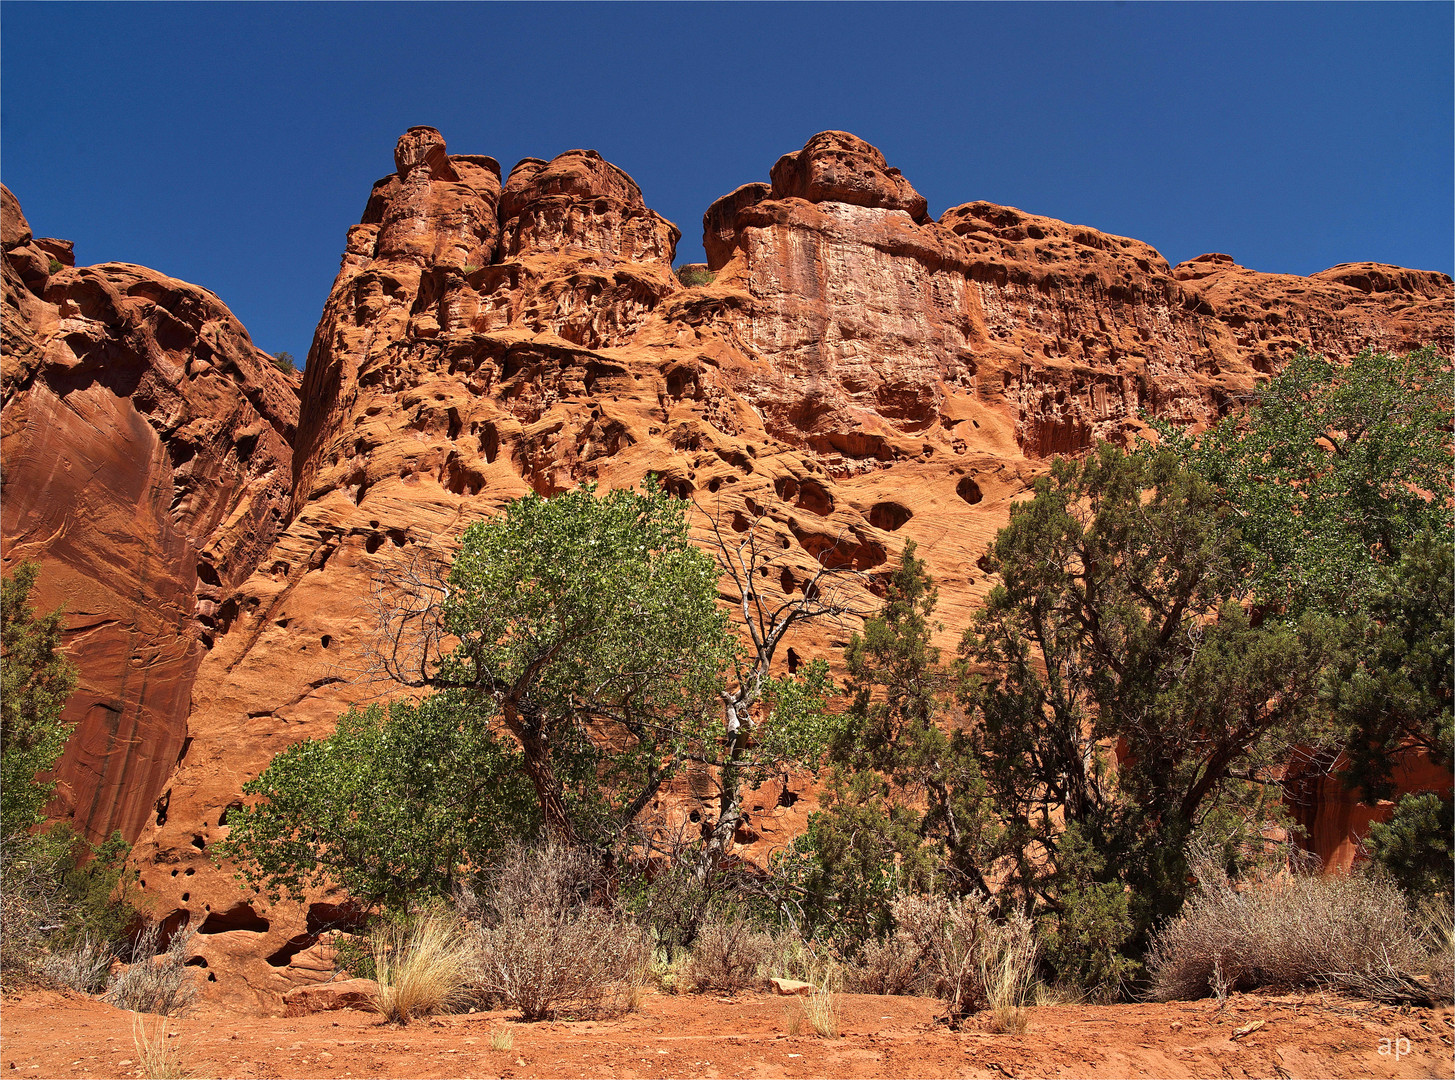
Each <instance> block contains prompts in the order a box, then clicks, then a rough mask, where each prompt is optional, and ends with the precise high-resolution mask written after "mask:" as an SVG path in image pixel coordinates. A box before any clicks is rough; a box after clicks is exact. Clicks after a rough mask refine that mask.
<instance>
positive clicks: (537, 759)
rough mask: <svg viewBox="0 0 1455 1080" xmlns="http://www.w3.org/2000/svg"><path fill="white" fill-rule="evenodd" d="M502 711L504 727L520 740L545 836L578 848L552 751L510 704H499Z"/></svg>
mask: <svg viewBox="0 0 1455 1080" xmlns="http://www.w3.org/2000/svg"><path fill="white" fill-rule="evenodd" d="M501 712H502V714H503V717H504V720H505V726H506V728H508V729H509V731H510V733H511V734H512V735H514V736H515V737H516V738H517V739H518V740H519V741H520V750H521V756H522V758H523V759H524V764H525V774H526V776H528V777H530V782H531V785H532V786H533V787H534V788H535V789H536V801H537V802H538V803H539V804H540V808H541V821H542V823H543V824H544V825H545V827H546V836H547V838H548V839H550V840H552V841H553V842H555V843H557V844H563V845H565V846H567V847H573V848H574V847H580V846H581V838H580V837H579V836H577V835H576V829H575V827H574V826H573V825H572V824H571V819H570V818H569V817H567V816H566V800H565V797H564V794H563V793H562V791H561V782H560V781H559V780H557V779H556V770H555V769H554V768H553V767H552V766H551V748H550V746H549V744H547V742H546V740H545V737H544V736H543V735H542V734H541V731H540V729H539V725H538V724H536V723H528V722H526V721H524V720H523V719H522V717H521V715H520V711H519V710H518V709H517V707H516V705H515V703H514V702H513V701H509V700H507V701H505V702H503V703H502V708H501Z"/></svg>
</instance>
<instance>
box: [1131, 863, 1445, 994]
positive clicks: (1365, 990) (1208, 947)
mask: <svg viewBox="0 0 1455 1080" xmlns="http://www.w3.org/2000/svg"><path fill="white" fill-rule="evenodd" d="M1429 962H1430V952H1429V950H1428V949H1427V947H1426V946H1425V944H1424V942H1423V941H1422V940H1421V934H1420V932H1419V930H1418V928H1417V927H1416V923H1415V920H1414V919H1413V918H1412V917H1411V914H1410V911H1409V909H1408V907H1407V905H1406V903H1405V898H1404V895H1403V894H1402V893H1401V892H1400V891H1399V889H1398V888H1397V887H1396V886H1394V885H1393V884H1392V883H1390V882H1389V881H1387V880H1385V879H1382V878H1377V877H1343V876H1338V877H1314V876H1302V875H1300V876H1295V877H1293V878H1291V879H1288V880H1284V881H1271V882H1259V883H1254V884H1249V885H1245V886H1243V887H1241V888H1240V887H1238V886H1237V885H1235V884H1233V883H1229V882H1223V881H1216V880H1215V881H1214V882H1213V883H1212V884H1210V885H1208V886H1205V887H1203V888H1202V889H1200V890H1199V891H1198V892H1196V893H1194V894H1193V895H1192V896H1190V897H1189V898H1188V899H1187V902H1186V903H1185V904H1184V905H1183V909H1182V913H1181V914H1180V915H1179V916H1178V917H1177V918H1176V919H1174V920H1172V922H1170V923H1169V924H1168V925H1167V926H1166V927H1165V928H1164V929H1163V930H1162V932H1161V933H1160V934H1158V936H1157V938H1156V940H1155V941H1154V943H1153V946H1152V950H1151V952H1150V953H1149V954H1148V957H1147V966H1148V970H1149V971H1150V972H1151V975H1152V994H1153V997H1155V998H1157V999H1158V1000H1162V1001H1171V1000H1178V999H1189V998H1200V997H1206V996H1208V995H1210V994H1215V995H1217V996H1219V997H1223V996H1226V994H1227V993H1228V992H1230V991H1242V990H1252V989H1255V988H1258V987H1274V988H1293V987H1298V986H1316V985H1323V986H1332V987H1335V988H1339V989H1346V990H1350V991H1352V992H1355V993H1360V994H1362V995H1364V996H1368V997H1372V998H1375V999H1377V1000H1414V999H1416V998H1425V999H1429V998H1430V997H1431V996H1432V992H1433V991H1435V990H1436V989H1437V988H1436V987H1435V986H1434V985H1433V982H1432V981H1431V980H1429V978H1428V975H1427V974H1426V972H1427V969H1428V967H1429Z"/></svg>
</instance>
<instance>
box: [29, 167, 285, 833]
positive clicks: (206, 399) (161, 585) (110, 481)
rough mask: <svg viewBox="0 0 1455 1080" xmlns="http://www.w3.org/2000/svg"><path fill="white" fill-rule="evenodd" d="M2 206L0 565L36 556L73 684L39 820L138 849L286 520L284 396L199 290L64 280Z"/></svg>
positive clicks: (127, 279)
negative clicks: (228, 631)
mask: <svg viewBox="0 0 1455 1080" xmlns="http://www.w3.org/2000/svg"><path fill="white" fill-rule="evenodd" d="M0 195H3V200H4V205H3V221H4V240H3V247H4V257H3V272H4V358H3V361H0V394H3V402H4V406H3V412H0V453H3V463H4V464H3V471H4V478H3V493H4V494H3V519H0V520H3V537H4V548H3V563H4V566H5V567H6V568H7V569H8V568H10V567H13V566H14V565H15V563H16V562H17V561H19V560H23V559H27V558H37V559H39V560H40V561H41V563H42V572H41V575H40V578H39V584H38V593H39V595H38V596H37V597H36V598H35V599H36V600H37V602H38V605H39V606H40V607H41V608H44V609H49V608H53V607H56V606H58V605H61V604H64V605H65V608H66V641H67V647H68V650H69V653H70V656H71V658H72V660H73V661H74V662H75V663H76V666H77V667H78V669H79V672H80V684H79V686H78V688H77V691H76V693H75V694H74V696H73V697H72V698H71V700H70V702H69V704H68V705H67V708H66V712H65V719H66V720H68V721H72V722H74V723H75V724H76V725H77V727H76V731H75V734H74V735H73V736H72V738H71V741H70V744H69V745H68V747H67V749H66V752H65V755H64V756H63V757H62V758H61V761H60V763H59V765H58V767H57V769H56V778H57V780H58V782H59V783H58V789H57V803H56V805H54V806H53V808H52V810H53V813H54V814H56V815H57V816H61V817H65V818H68V819H71V820H73V821H74V823H75V825H76V826H77V828H78V829H80V830H81V831H82V832H84V833H85V834H87V835H88V836H90V837H92V838H93V839H98V838H101V837H104V836H106V835H108V834H109V833H110V832H111V831H112V830H115V829H120V830H121V831H122V832H123V833H124V834H126V835H127V836H128V837H135V836H137V835H139V834H140V833H141V832H142V830H143V828H144V826H147V825H150V824H152V823H153V821H154V819H155V818H156V817H157V816H163V817H164V816H165V814H166V810H165V797H164V795H163V792H164V790H165V788H166V782H167V778H168V776H169V775H170V774H171V772H172V770H173V769H174V768H175V767H176V766H177V764H178V762H180V761H182V760H184V759H185V756H186V753H187V745H188V740H187V717H188V714H189V712H190V709H191V693H192V685H193V679H194V677H195V675H196V671H197V666H198V664H199V663H200V662H201V659H202V656H203V655H204V653H205V652H206V650H207V648H208V647H209V646H210V644H211V640H212V638H213V636H214V635H215V633H216V632H217V629H218V619H219V613H220V612H221V611H223V610H224V609H225V608H226V605H227V604H228V602H229V600H230V598H231V596H232V595H233V591H234V590H235V589H236V587H237V585H238V584H239V583H240V582H241V581H243V580H244V579H246V578H247V576H248V575H249V574H251V573H252V571H253V568H254V567H255V566H256V565H257V564H258V562H259V560H260V559H262V557H263V556H264V554H266V553H267V551H268V550H269V548H270V547H271V546H272V544H273V540H274V539H275V537H276V536H277V534H278V531H279V529H280V528H281V526H282V524H283V520H284V515H285V513H286V510H287V506H288V495H289V492H290V482H291V472H292V446H291V444H292V441H293V438H294V435H295V428H296V426H297V419H298V396H297V390H296V388H295V387H294V386H293V385H292V384H290V382H289V380H288V379H287V378H286V377H285V376H284V375H282V374H281V373H280V372H279V371H277V370H276V369H275V368H274V367H273V365H272V363H271V362H270V359H269V357H268V356H266V355H265V354H263V353H262V352H260V351H259V350H258V349H256V348H254V347H253V344H252V342H251V341H250V340H249V339H248V335H247V331H246V330H244V329H243V327H242V325H241V324H240V323H239V322H238V321H237V320H236V319H235V318H233V316H232V313H231V312H229V311H228V310H227V308H226V307H225V306H224V305H223V304H222V302H221V301H220V300H218V299H217V297H215V296H213V295H212V294H211V293H209V292H207V291H206V290H205V289H200V288H198V287H197V286H195V285H188V284H186V283H184V282H181V281H174V280H173V279H171V278H168V277H165V276H163V275H161V274H158V273H156V272H155V271H153V270H147V269H145V268H143V267H139V266H128V265H124V264H120V263H108V264H106V265H103V266H92V267H81V268H76V267H74V266H73V265H72V263H73V261H74V260H73V259H72V258H70V246H69V244H66V243H64V242H62V241H56V240H44V239H42V240H37V239H35V238H33V237H32V236H31V234H30V228H29V225H28V224H27V223H26V221H25V217H24V215H23V214H22V213H21V211H20V206H19V204H18V203H17V202H16V201H15V198H14V196H13V195H11V193H10V191H9V190H8V189H0ZM159 799H160V800H161V802H160V808H159V801H158V800H159Z"/></svg>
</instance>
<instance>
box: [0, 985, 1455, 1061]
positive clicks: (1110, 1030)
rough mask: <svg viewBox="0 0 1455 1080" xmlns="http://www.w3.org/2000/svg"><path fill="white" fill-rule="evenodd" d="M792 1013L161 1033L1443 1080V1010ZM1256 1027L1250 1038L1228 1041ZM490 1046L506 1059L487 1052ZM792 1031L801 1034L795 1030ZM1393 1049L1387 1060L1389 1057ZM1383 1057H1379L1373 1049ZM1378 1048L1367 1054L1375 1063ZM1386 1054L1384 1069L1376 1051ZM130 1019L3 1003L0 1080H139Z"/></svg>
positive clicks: (1249, 1001)
mask: <svg viewBox="0 0 1455 1080" xmlns="http://www.w3.org/2000/svg"><path fill="white" fill-rule="evenodd" d="M794 1008H795V1005H794V1003H793V1000H792V999H787V998H779V997H772V996H767V995H762V994H744V995H740V996H737V997H732V998H727V997H714V996H685V997H669V996H659V995H648V996H647V997H646V998H645V999H644V1000H643V1002H642V1006H641V1009H640V1011H639V1012H637V1013H635V1014H632V1015H630V1016H627V1017H623V1018H621V1019H618V1020H611V1021H604V1022H572V1023H539V1024H525V1023H520V1022H518V1021H516V1020H514V1019H512V1016H511V1014H508V1013H475V1014H470V1015H465V1016H449V1017H439V1018H435V1019H431V1020H425V1021H416V1022H415V1023H413V1024H410V1025H409V1026H407V1027H397V1026H392V1025H388V1024H385V1023H383V1022H382V1021H381V1020H380V1018H379V1017H377V1016H374V1015H371V1014H369V1013H363V1012H354V1011H343V1012H324V1013H315V1014H312V1015H309V1016H302V1017H296V1018H287V1019H282V1018H275V1017H256V1016H239V1015H237V1014H234V1013H229V1012H225V1011H223V1010H220V1009H218V1008H217V1007H216V1006H210V1005H202V1006H199V1007H198V1008H197V1009H196V1010H194V1011H193V1012H192V1013H191V1014H189V1015H188V1016H185V1017H183V1018H181V1019H180V1020H177V1021H174V1022H173V1025H172V1026H173V1028H174V1030H175V1035H173V1037H172V1042H173V1045H175V1046H176V1047H178V1049H179V1051H180V1055H181V1057H182V1058H183V1060H184V1062H185V1065H186V1068H187V1069H188V1072H187V1074H186V1075H189V1076H203V1077H248V1078H253V1077H267V1078H299V1077H368V1076H378V1077H694V1078H695V1077H733V1076H743V1077H777V1076H782V1077H819V1076H822V1077H919V1076H944V1077H950V1076H955V1077H1035V1076H1047V1077H1082V1076H1084V1077H1358V1076H1379V1077H1385V1076H1388V1077H1449V1076H1451V1075H1452V1072H1455V1060H1452V1050H1451V1047H1452V1029H1455V1020H1452V1011H1451V1010H1450V1009H1449V1008H1445V1009H1438V1010H1431V1009H1403V1010H1401V1009H1395V1008H1390V1007H1381V1006H1376V1005H1370V1004H1366V1003H1361V1002H1352V1001H1347V1000H1344V999H1341V998H1337V997H1332V996H1324V995H1311V996H1299V997H1262V996H1247V997H1243V996H1236V997H1234V998H1232V999H1230V1000H1229V1002H1228V1004H1227V1006H1226V1007H1225V1008H1223V1009H1219V1008H1218V1007H1217V1004H1216V1003H1215V1002H1190V1003H1178V1004H1170V1005H1143V1004H1139V1005H1111V1006H1087V1005H1068V1006H1055V1007H1041V1008H1037V1009H1033V1010H1031V1017H1030V1027H1029V1030H1028V1031H1027V1032H1026V1034H1024V1035H1019V1036H1007V1035H997V1034H991V1033H990V1032H988V1031H985V1030H978V1029H975V1028H973V1027H972V1028H971V1029H969V1030H965V1031H959V1032H955V1031H950V1030H949V1029H948V1028H946V1027H945V1025H943V1024H942V1023H939V1022H937V1020H936V1014H937V1012H938V1003H937V1002H934V1001H931V1000H926V999H921V998H892V997H874V996H871V995H854V994H846V995H844V996H843V997H842V1001H841V1020H840V1031H841V1034H840V1037H839V1038H837V1039H823V1038H818V1037H815V1036H813V1035H810V1034H799V1035H791V1034H789V1033H788V1032H789V1027H790V1025H789V1017H790V1014H791V1011H792V1010H794ZM1257 1020H1262V1021H1264V1023H1263V1025H1262V1026H1261V1027H1259V1028H1257V1029H1256V1030H1255V1031H1252V1032H1251V1033H1249V1034H1247V1035H1245V1036H1242V1037H1238V1038H1235V1037H1234V1033H1235V1032H1236V1031H1237V1030H1238V1029H1239V1028H1241V1027H1244V1026H1246V1025H1249V1024H1251V1023H1252V1022H1254V1021H1257ZM501 1030H508V1031H509V1032H510V1033H511V1035H512V1037H513V1038H512V1045H511V1047H510V1049H509V1050H504V1051H501V1050H493V1049H491V1035H492V1033H493V1032H496V1031H501ZM804 1030H805V1031H808V1030H811V1029H809V1028H807V1027H805V1029H804ZM1400 1039H1405V1040H1408V1042H1407V1043H1400V1042H1398V1040H1400ZM1384 1040H1388V1041H1387V1042H1385V1041H1384ZM1381 1049H1383V1050H1384V1051H1386V1052H1384V1053H1381ZM1395 1050H1399V1051H1401V1053H1400V1054H1399V1056H1398V1058H1396V1056H1395V1053H1394V1051H1395ZM142 1075H143V1073H142V1071H141V1068H140V1063H139V1056H138V1053H137V1050H136V1046H135V1044H134V1042H133V1036H132V1016H131V1014H130V1013H126V1012H122V1011H120V1010H118V1009H114V1008H112V1007H111V1006H109V1005H105V1004H103V1003H101V1002H98V1001H94V1000H91V999H88V998H83V997H80V996H79V995H62V994H57V993H51V992H34V993H29V994H25V995H22V996H19V997H14V998H10V999H7V1000H6V1001H5V1003H4V1010H3V1016H0V1076H4V1077H11V1076H14V1077H36V1076H39V1077H139V1076H142Z"/></svg>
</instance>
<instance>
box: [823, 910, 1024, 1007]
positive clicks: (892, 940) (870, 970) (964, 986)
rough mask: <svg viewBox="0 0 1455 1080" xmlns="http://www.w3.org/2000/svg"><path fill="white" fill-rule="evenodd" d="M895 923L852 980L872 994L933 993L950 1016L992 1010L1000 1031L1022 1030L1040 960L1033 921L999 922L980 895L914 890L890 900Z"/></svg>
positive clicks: (862, 958)
mask: <svg viewBox="0 0 1455 1080" xmlns="http://www.w3.org/2000/svg"><path fill="white" fill-rule="evenodd" d="M891 914H892V915H893V919H894V930H893V931H892V932H891V933H890V934H889V936H888V937H887V938H885V939H884V940H883V941H878V942H872V943H869V944H868V945H866V946H865V948H864V949H862V950H861V952H860V955H859V960H858V962H857V963H856V964H855V965H854V966H853V967H852V968H851V969H850V970H849V973H848V980H849V981H848V985H849V986H850V987H851V988H853V989H857V990H861V991H863V992H866V993H877V994H921V995H934V996H936V997H939V998H942V999H943V1000H944V1001H945V1004H946V1007H947V1011H948V1013H949V1017H950V1020H951V1022H952V1023H958V1022H959V1021H961V1020H963V1019H964V1018H965V1017H967V1016H969V1015H971V1014H972V1013H977V1012H980V1011H981V1010H983V1009H987V1008H988V1009H990V1010H991V1011H992V1013H993V1016H994V1023H995V1024H996V1026H998V1027H1001V1028H1002V1030H1024V1027H1023V1017H1024V1014H1023V1012H1022V1011H1021V1010H1022V1009H1023V1007H1024V1005H1025V1003H1026V1001H1027V999H1028V998H1029V996H1030V993H1031V987H1032V981H1033V978H1034V975H1035V966H1036V952H1037V946H1036V938H1035V932H1034V928H1033V926H1032V924H1031V921H1030V920H1029V919H1028V918H1026V917H1025V916H1024V915H1021V914H1019V913H1016V914H1013V915H1012V916H1011V917H1010V918H1009V919H1007V920H1005V921H1003V922H1001V921H997V920H996V919H994V918H993V917H992V915H991V909H990V904H989V903H988V902H987V901H985V900H982V899H980V898H978V897H973V896H964V897H958V898H949V897H944V896H930V895H923V894H911V895H907V896H901V897H899V898H898V899H896V900H895V901H894V903H893V904H892V905H891Z"/></svg>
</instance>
